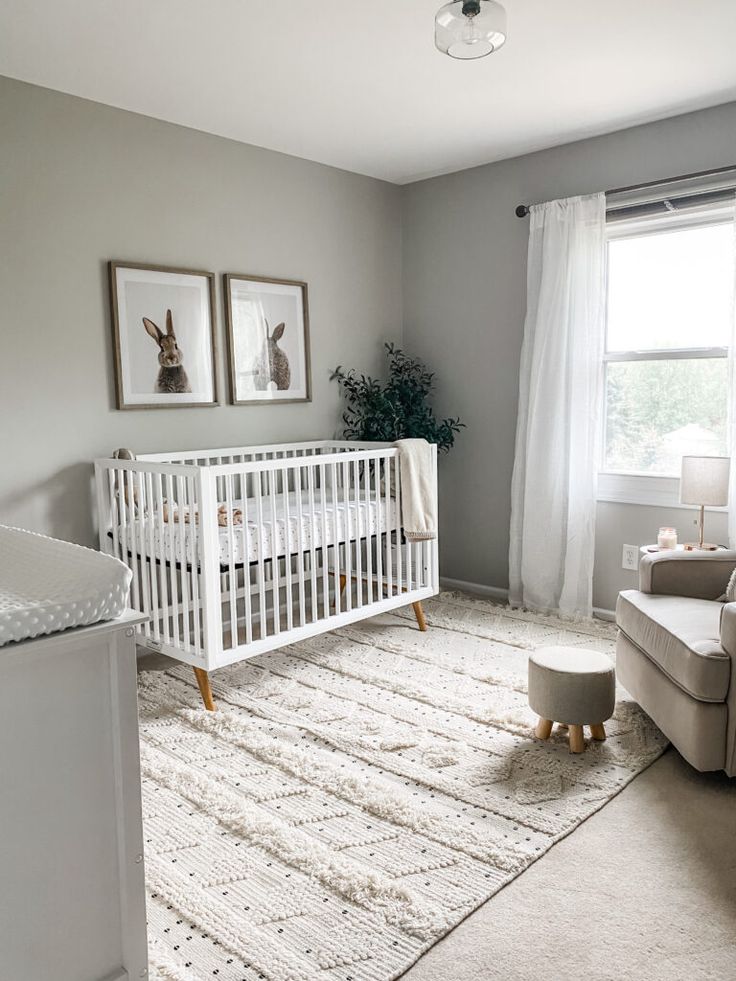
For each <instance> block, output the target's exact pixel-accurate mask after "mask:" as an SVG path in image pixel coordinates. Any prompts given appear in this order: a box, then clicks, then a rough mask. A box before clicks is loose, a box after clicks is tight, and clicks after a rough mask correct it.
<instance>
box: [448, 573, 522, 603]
mask: <svg viewBox="0 0 736 981" xmlns="http://www.w3.org/2000/svg"><path fill="white" fill-rule="evenodd" d="M440 586H441V587H442V588H443V589H461V590H462V591H463V592H465V593H478V595H479V596H489V597H490V598H491V599H496V600H503V602H504V603H508V600H509V591H508V589H502V588H501V586H482V585H481V584H480V583H479V582H465V580H463V579H446V578H445V577H444V576H440Z"/></svg>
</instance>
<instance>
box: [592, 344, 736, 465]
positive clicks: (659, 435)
mask: <svg viewBox="0 0 736 981" xmlns="http://www.w3.org/2000/svg"><path fill="white" fill-rule="evenodd" d="M727 384H728V362H727V360H726V359H725V358H717V359H710V358H708V359H700V360H698V359H688V360H677V361H619V362H610V363H609V364H608V365H607V367H606V434H605V463H604V469H605V470H612V471H624V472H634V473H656V474H667V475H671V476H673V477H679V475H680V461H681V459H682V457H683V456H687V455H693V456H725V455H726V418H727V408H726V406H727V402H726V391H727Z"/></svg>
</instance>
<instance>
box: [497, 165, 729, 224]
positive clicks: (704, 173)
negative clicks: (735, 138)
mask: <svg viewBox="0 0 736 981" xmlns="http://www.w3.org/2000/svg"><path fill="white" fill-rule="evenodd" d="M732 173H736V165H734V166H732V167H716V168H715V169H714V170H699V171H696V172H695V173H693V174H681V175H680V176H679V177H668V178H666V179H665V180H659V181H647V183H645V184H631V185H629V186H628V187H614V188H611V189H610V190H608V191H605V192H604V193H605V195H606V197H608V196H609V195H613V194H625V193H626V192H628V191H645V190H646V189H647V188H648V187H665V186H667V185H669V184H677V183H681V182H683V181H691V180H696V179H697V178H699V177H717V176H718V175H719V174H732ZM734 189H736V185H735V187H734ZM724 192H725V193H730V189H719V190H714V191H710V192H708V191H703V192H701V193H700V194H695V195H690V196H689V198H685V197H680V198H673V197H671V196H670V197H667V198H666V200H667V201H671V202H673V203H674V202H676V201H685V200H692V199H695V198H698V199H700V198H703V199H705V198H709V199H712V200H717V198H716V195H723V194H724ZM664 200H665V199H663V202H664ZM663 202H662V203H663ZM650 203H653V204H656V203H657V202H650ZM639 207H641V206H638V205H629V207H628V208H626V207H623V208H620V209H611V210H612V211H616V213H619V212H623V211H633V209H636V208H639ZM643 207H646V205H643ZM664 210H669V209H667V208H665V209H664ZM515 214H516V217H517V218H526V217H527V215H528V214H529V205H528V204H519V205H517V207H516V211H515Z"/></svg>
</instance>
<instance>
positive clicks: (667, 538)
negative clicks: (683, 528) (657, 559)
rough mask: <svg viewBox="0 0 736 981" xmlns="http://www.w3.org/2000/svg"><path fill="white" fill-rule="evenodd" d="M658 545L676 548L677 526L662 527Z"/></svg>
mask: <svg viewBox="0 0 736 981" xmlns="http://www.w3.org/2000/svg"><path fill="white" fill-rule="evenodd" d="M657 545H659V547H660V548H675V547H676V546H677V528H660V529H659V534H658V535H657Z"/></svg>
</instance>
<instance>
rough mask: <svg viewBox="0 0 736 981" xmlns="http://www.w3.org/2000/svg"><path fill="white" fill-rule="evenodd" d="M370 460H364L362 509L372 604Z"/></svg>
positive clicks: (367, 588) (366, 564)
mask: <svg viewBox="0 0 736 981" xmlns="http://www.w3.org/2000/svg"><path fill="white" fill-rule="evenodd" d="M371 462H372V461H371V460H364V461H363V463H364V470H363V508H364V511H365V573H366V577H367V578H366V584H365V585H366V593H367V596H368V603H369V604H371V603H372V602H373V540H372V537H371V476H370V474H371Z"/></svg>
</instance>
